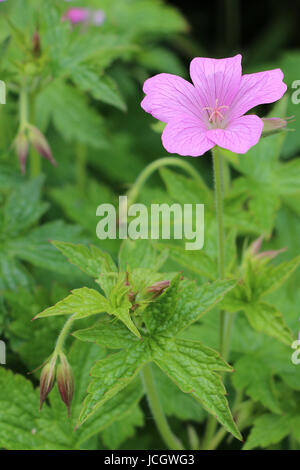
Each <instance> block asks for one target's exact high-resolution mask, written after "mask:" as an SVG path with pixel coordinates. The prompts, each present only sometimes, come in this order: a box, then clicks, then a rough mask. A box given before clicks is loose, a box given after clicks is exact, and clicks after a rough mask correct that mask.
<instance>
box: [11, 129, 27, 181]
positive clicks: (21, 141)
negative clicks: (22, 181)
mask: <svg viewBox="0 0 300 470" xmlns="http://www.w3.org/2000/svg"><path fill="white" fill-rule="evenodd" d="M14 145H15V149H16V153H17V156H18V159H19V162H20V166H21V171H22V173H23V175H24V174H25V169H26V168H25V166H26V160H27V157H28V152H29V143H28V138H27V135H26V132H25V130H24V129H23V130H21V131H20V132H19V134H18V135H17V137H16V139H15V143H14Z"/></svg>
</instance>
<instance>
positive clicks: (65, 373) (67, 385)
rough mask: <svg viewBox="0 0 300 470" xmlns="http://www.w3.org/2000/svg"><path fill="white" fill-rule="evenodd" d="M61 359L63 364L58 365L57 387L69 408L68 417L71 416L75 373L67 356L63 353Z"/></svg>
mask: <svg viewBox="0 0 300 470" xmlns="http://www.w3.org/2000/svg"><path fill="white" fill-rule="evenodd" d="M59 357H60V361H61V362H60V364H59V365H58V367H57V372H56V380H57V386H58V390H59V393H60V396H61V399H62V401H63V402H64V403H65V405H66V406H67V409H68V415H69V416H70V406H71V402H72V398H73V393H74V377H73V371H72V368H71V366H70V364H69V363H68V360H67V358H66V356H65V354H63V353H61V354H60V355H59Z"/></svg>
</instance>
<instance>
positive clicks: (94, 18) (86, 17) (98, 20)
mask: <svg viewBox="0 0 300 470" xmlns="http://www.w3.org/2000/svg"><path fill="white" fill-rule="evenodd" d="M105 19H106V16H105V13H104V11H103V10H99V9H98V10H93V9H91V8H69V10H67V11H66V13H65V14H64V15H63V17H62V20H63V21H65V20H68V21H70V23H71V24H72V25H73V26H76V25H78V24H83V25H87V26H89V25H94V26H102V24H103V23H104V21H105Z"/></svg>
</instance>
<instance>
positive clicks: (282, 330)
mask: <svg viewBox="0 0 300 470" xmlns="http://www.w3.org/2000/svg"><path fill="white" fill-rule="evenodd" d="M246 316H247V318H248V320H249V323H250V325H251V326H252V328H254V329H255V330H256V331H261V332H263V333H265V334H267V335H269V336H272V337H273V338H276V339H279V341H282V342H283V343H285V344H287V345H288V346H289V345H291V343H292V341H293V336H292V333H291V331H290V329H289V328H288V327H287V325H286V323H285V321H284V319H283V316H282V314H281V312H280V311H279V310H278V309H277V308H276V307H275V306H274V305H270V304H267V303H266V302H257V303H254V304H250V305H249V306H247V307H246Z"/></svg>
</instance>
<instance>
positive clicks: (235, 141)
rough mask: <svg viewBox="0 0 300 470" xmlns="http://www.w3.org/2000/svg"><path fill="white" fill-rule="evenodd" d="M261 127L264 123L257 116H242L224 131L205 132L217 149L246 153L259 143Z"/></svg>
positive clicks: (212, 130)
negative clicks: (217, 146)
mask: <svg viewBox="0 0 300 470" xmlns="http://www.w3.org/2000/svg"><path fill="white" fill-rule="evenodd" d="M263 127H264V123H263V121H262V120H261V119H260V118H259V117H258V116H255V115H250V116H242V117H240V118H237V119H234V120H233V121H231V122H230V124H229V125H228V127H227V128H226V129H211V130H209V131H207V137H208V138H209V139H210V140H211V141H212V142H214V144H216V145H219V147H222V148H225V149H228V150H231V151H232V152H235V153H246V152H248V150H249V149H250V148H251V147H253V146H254V145H256V144H257V142H258V141H259V139H260V136H261V133H262V130H263Z"/></svg>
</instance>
